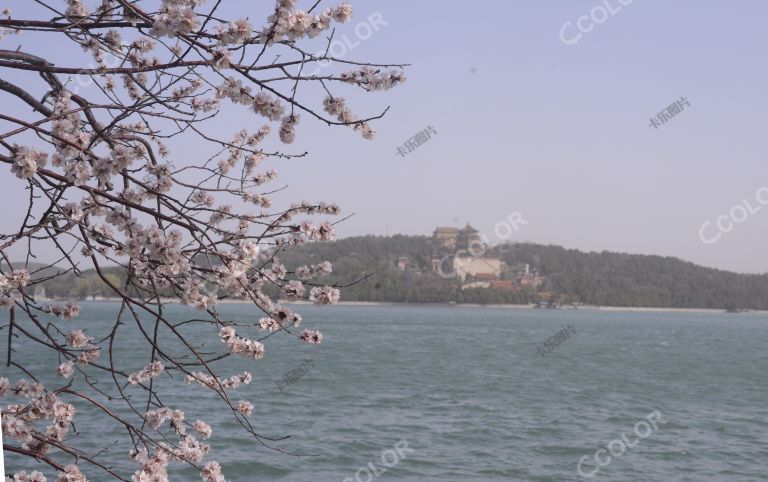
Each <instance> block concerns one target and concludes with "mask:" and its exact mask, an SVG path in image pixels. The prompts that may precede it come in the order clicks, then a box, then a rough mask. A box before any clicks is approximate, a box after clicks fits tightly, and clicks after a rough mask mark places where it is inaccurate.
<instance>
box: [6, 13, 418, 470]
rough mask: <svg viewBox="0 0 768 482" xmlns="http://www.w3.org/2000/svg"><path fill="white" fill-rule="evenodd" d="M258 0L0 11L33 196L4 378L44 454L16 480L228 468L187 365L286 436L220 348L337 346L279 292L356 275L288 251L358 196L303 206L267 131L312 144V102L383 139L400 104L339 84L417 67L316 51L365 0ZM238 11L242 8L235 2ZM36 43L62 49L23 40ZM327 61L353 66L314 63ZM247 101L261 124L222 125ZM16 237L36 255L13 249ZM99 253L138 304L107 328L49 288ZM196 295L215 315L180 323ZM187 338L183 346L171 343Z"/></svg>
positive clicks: (9, 163)
mask: <svg viewBox="0 0 768 482" xmlns="http://www.w3.org/2000/svg"><path fill="white" fill-rule="evenodd" d="M236 4H239V5H236ZM62 5H65V7H66V8H65V9H63V10H62V8H63V7H62ZM244 5H247V7H245V8H246V9H254V10H255V9H256V7H252V6H251V5H252V4H251V2H243V3H241V2H231V1H229V2H228V1H225V0H218V1H214V0H210V1H209V2H208V4H205V3H204V2H203V0H162V1H159V2H157V1H144V0H140V1H136V0H133V1H129V0H104V1H103V2H101V5H100V6H99V7H98V8H97V9H95V10H92V11H89V10H88V7H87V6H86V5H85V4H84V3H83V2H82V1H80V0H67V1H66V2H61V1H50V2H43V1H40V2H30V4H29V5H25V10H28V11H33V12H35V13H34V14H32V15H31V16H30V17H31V18H17V16H16V15H15V14H14V12H12V11H9V10H6V11H4V12H3V16H2V18H0V37H4V38H3V40H2V41H0V46H4V48H5V49H0V91H2V92H1V93H0V98H2V105H3V106H4V107H3V109H2V111H1V112H0V161H1V162H2V163H4V164H6V169H7V170H6V173H5V174H4V175H3V176H4V177H3V179H4V180H5V181H4V182H5V183H11V182H14V183H23V184H24V186H25V189H26V191H27V197H26V199H25V200H24V202H25V203H26V205H23V204H22V203H21V202H20V203H19V206H16V207H14V209H17V210H18V212H19V218H20V219H19V220H20V223H19V225H18V226H14V227H10V228H6V229H4V232H5V233H4V234H2V235H0V257H2V263H0V270H1V271H2V274H0V305H2V307H3V308H5V309H6V310H7V311H6V314H7V317H6V316H5V315H3V316H4V318H3V319H7V323H3V326H2V330H3V331H4V335H5V338H6V342H5V343H3V345H4V349H5V350H6V356H5V357H2V358H3V362H5V365H6V368H5V370H7V371H8V374H9V376H11V379H10V380H9V378H7V377H2V378H0V396H2V397H3V398H6V399H7V398H11V399H12V402H10V403H11V404H10V405H7V404H6V405H4V406H3V411H2V429H3V434H4V437H5V443H6V445H5V454H6V457H8V458H10V457H22V458H24V459H23V460H24V462H23V464H21V465H23V466H24V467H28V469H27V470H25V471H23V472H19V473H16V474H14V475H13V476H12V477H15V478H14V479H13V480H19V481H37V482H39V481H42V480H45V475H44V474H46V473H47V474H49V476H50V474H51V473H55V474H56V475H55V476H56V480H57V481H68V482H72V481H85V480H87V479H86V477H93V478H95V479H98V480H103V479H104V478H111V479H117V480H134V481H164V480H168V474H167V469H168V466H169V464H171V463H185V464H189V465H192V466H194V467H196V468H197V469H198V470H199V471H200V474H201V476H202V479H203V480H204V481H223V480H224V475H223V473H222V468H221V466H220V465H219V463H218V462H217V461H216V460H215V459H216V454H214V453H209V447H208V446H207V445H206V444H205V443H204V442H203V441H202V440H204V439H207V438H208V437H211V436H216V435H217V431H216V427H211V425H210V424H209V423H207V422H206V421H205V416H206V414H205V413H196V414H188V413H187V414H185V413H184V412H182V411H181V410H179V409H177V408H175V407H174V400H173V397H172V396H170V395H168V394H167V393H166V391H165V387H166V385H167V384H170V383H178V382H180V381H181V382H186V383H187V384H188V385H187V388H186V390H202V391H212V392H213V393H215V394H216V396H217V397H218V399H219V400H220V403H221V406H222V407H223V408H224V409H225V410H226V411H227V412H229V413H230V414H231V419H232V420H236V421H237V424H238V425H239V426H240V427H241V428H242V430H244V431H245V432H247V433H249V434H250V435H251V436H252V437H253V440H254V441H255V442H257V443H260V444H262V445H264V446H267V447H273V448H274V447H275V446H274V444H273V442H275V441H276V439H274V438H269V437H266V436H264V435H262V434H259V433H257V431H256V429H255V428H254V425H253V423H252V421H251V417H252V411H253V410H254V405H253V403H252V402H250V401H248V400H244V399H241V398H240V397H238V396H237V388H238V387H241V386H242V385H245V384H248V383H250V382H251V380H252V378H253V377H252V375H251V373H249V372H248V371H245V372H242V373H222V370H221V368H222V365H221V362H222V361H224V360H226V359H228V358H229V357H245V358H246V359H250V360H252V361H253V363H257V360H258V359H260V358H262V357H263V356H265V353H266V352H267V351H268V346H267V345H268V344H269V343H268V340H267V339H268V338H269V337H271V336H274V335H278V334H279V335H280V336H289V337H293V338H295V339H296V341H297V342H304V343H310V344H319V343H320V342H321V341H322V340H323V335H322V333H321V332H319V331H317V330H313V329H303V328H300V327H299V325H300V323H301V321H302V320H301V316H300V315H299V314H298V313H294V312H293V311H292V310H291V309H290V308H288V307H286V306H284V305H281V304H280V303H281V302H284V301H287V302H290V301H296V300H299V299H308V300H311V301H313V302H315V303H317V304H332V303H335V302H337V301H338V300H339V290H338V288H337V287H333V286H324V285H322V284H316V283H314V282H313V281H312V280H313V279H315V278H317V277H319V276H322V275H323V274H326V273H328V272H330V271H331V266H330V264H329V263H327V262H323V263H318V264H313V265H308V266H298V267H286V266H284V265H283V264H281V263H280V261H279V255H280V253H281V252H282V251H283V250H285V249H289V248H290V247H292V246H296V245H301V244H304V243H306V242H312V241H325V240H331V239H333V238H334V224H333V223H332V222H330V221H327V220H325V221H323V220H317V221H316V220H315V218H316V217H318V216H328V215H330V216H334V215H337V214H339V208H338V207H337V206H336V205H334V204H329V203H325V202H306V201H302V202H298V203H296V204H292V205H289V206H283V207H280V208H278V207H273V206H272V199H271V198H272V195H273V194H274V193H275V192H277V191H279V190H281V189H282V188H281V187H272V188H270V187H269V186H270V185H271V184H274V180H275V179H276V178H277V173H276V171H275V170H274V169H272V168H265V167H264V165H265V164H268V163H271V162H273V161H280V160H285V159H290V158H293V157H301V156H305V155H306V154H307V153H306V152H302V153H291V152H288V151H284V150H282V149H266V148H265V147H263V145H264V144H266V143H268V142H269V141H270V140H271V138H272V136H271V134H272V132H273V127H272V124H274V123H277V125H276V126H274V129H276V130H277V136H276V137H279V140H280V141H281V142H282V144H285V145H290V144H291V143H293V142H294V140H295V138H296V127H297V125H298V124H299V121H300V119H301V116H302V115H304V117H307V118H314V119H315V120H316V121H320V122H322V123H325V124H327V125H328V126H346V127H348V128H350V129H351V130H353V131H355V132H357V133H358V134H359V135H362V136H363V137H364V138H366V139H370V138H372V137H373V136H374V130H373V128H372V127H371V125H370V122H371V121H373V120H375V119H378V118H380V117H382V116H383V115H384V114H385V113H386V109H385V110H383V111H382V112H379V113H375V114H373V115H370V116H367V117H359V116H357V115H355V114H354V113H353V112H352V110H351V108H350V107H349V105H348V103H347V101H346V99H345V98H344V97H342V96H341V95H339V94H338V93H337V92H336V91H337V90H347V91H350V90H354V89H360V90H361V91H362V92H371V91H377V90H387V89H389V88H392V87H394V86H397V85H398V84H400V83H402V82H403V81H404V80H405V78H404V76H403V73H402V68H404V67H405V66H404V65H377V64H368V63H360V62H352V61H346V60H343V59H335V58H332V57H330V56H328V55H323V56H319V57H318V56H317V55H313V54H311V53H308V52H309V51H312V50H309V49H310V47H311V46H309V44H312V45H314V51H316V48H317V42H327V44H328V45H330V42H331V39H332V37H333V34H334V30H333V29H334V28H335V26H336V25H338V24H341V23H345V22H347V21H348V20H350V18H351V16H352V9H351V7H350V6H349V5H348V4H346V3H344V4H340V5H335V6H331V7H327V8H326V7H325V6H323V5H321V2H320V1H317V2H311V3H310V5H308V7H309V9H308V10H307V11H303V10H299V9H297V6H296V5H295V2H294V0H278V2H277V4H276V6H275V7H274V8H269V10H270V11H269V12H250V11H249V12H243V11H242V10H243V9H244V7H243V6H244ZM233 8H234V9H235V11H236V12H238V13H237V15H236V16H238V17H239V16H241V15H242V16H243V18H232V19H227V18H225V17H226V16H227V15H226V12H227V11H229V10H227V9H233ZM237 9H239V10H237ZM259 14H263V15H264V16H265V17H266V19H265V20H264V21H263V23H262V24H261V25H253V24H252V23H251V20H249V19H248V18H253V17H254V16H255V15H259ZM245 16H248V18H244V17H245ZM314 37H319V38H318V40H317V41H315V42H311V41H309V39H312V38H314ZM35 42H36V43H35ZM305 43H306V44H308V45H307V46H305V45H304V44H305ZM32 44H34V45H37V46H39V45H47V46H51V48H33V47H29V48H26V47H25V45H32ZM12 45H13V47H11V46H12ZM16 45H19V48H16ZM72 46H74V47H75V48H76V49H72ZM73 52H74V53H73ZM83 52H84V53H83ZM319 62H323V63H324V64H327V63H330V64H331V65H332V66H335V68H327V67H326V68H324V69H323V71H324V72H328V73H327V75H323V76H319V75H313V76H306V75H305V74H303V72H304V71H305V70H306V68H308V67H312V66H316V65H317V64H318V63H319ZM313 92H321V95H320V96H318V95H317V94H313ZM226 104H231V106H227V105H226ZM6 106H7V107H6ZM231 109H240V110H246V111H250V112H249V113H248V115H249V118H251V119H252V122H249V124H257V125H258V124H263V125H262V126H261V127H258V128H257V129H255V130H253V131H252V130H250V129H246V128H243V129H237V128H234V129H233V130H232V132H230V133H228V134H227V135H226V136H225V137H222V136H221V134H218V133H220V132H222V131H226V130H227V129H226V128H227V127H229V126H228V125H227V123H226V119H227V115H228V114H226V113H225V112H224V110H227V111H229V112H232V110H231ZM222 121H224V122H222ZM190 146H194V149H191V148H190ZM178 150H183V151H184V155H183V156H182V155H179V154H175V152H177V151H178ZM190 152H194V153H195V155H194V156H193V157H190V155H189V153H190ZM11 250H13V252H14V253H18V252H24V253H26V256H24V258H23V259H12V256H11V255H10V254H9V252H10V251H11ZM41 252H42V253H44V254H45V255H46V256H48V255H49V253H52V252H55V253H57V260H56V261H55V262H54V263H51V265H50V266H46V267H40V266H39V265H37V264H34V263H32V262H34V261H35V259H36V256H37V255H38V253H41ZM16 257H17V258H18V255H17V256H16ZM30 263H32V264H30ZM115 266H117V267H119V268H120V270H119V273H121V276H115V274H114V272H115ZM88 269H93V270H95V272H96V274H97V275H98V277H99V278H100V280H101V282H102V283H103V284H104V285H105V286H106V289H107V291H108V292H109V295H110V296H112V297H115V298H118V299H119V302H120V305H119V311H118V313H117V314H116V317H115V319H113V320H111V321H110V320H104V322H105V323H110V324H111V329H110V330H109V332H108V335H107V336H105V337H103V338H101V339H95V338H94V337H92V336H90V335H89V333H88V330H87V329H71V328H70V327H67V323H68V320H71V319H73V318H76V317H77V316H78V315H79V312H80V308H79V306H78V305H77V304H75V303H73V302H67V303H64V304H47V303H46V302H43V301H42V300H40V299H39V298H40V297H39V296H38V297H37V298H38V299H36V296H35V288H36V286H37V285H39V284H40V283H42V282H44V281H48V280H50V279H51V278H54V277H57V276H63V275H66V274H70V273H75V274H78V275H79V274H81V273H82V272H83V271H85V270H88ZM275 293H277V295H275ZM270 294H271V296H270ZM227 298H236V299H242V300H245V301H247V302H250V303H252V304H253V306H254V312H256V313H258V315H257V316H255V318H260V319H258V321H254V320H247V319H241V320H227V319H224V318H223V317H222V316H221V315H220V314H219V312H218V311H217V309H216V305H217V303H218V302H219V301H220V300H223V299H227ZM178 300H180V301H181V302H182V303H185V304H189V305H194V306H196V307H197V308H199V310H201V315H200V316H199V318H196V319H191V320H185V321H183V322H178V321H173V320H171V319H170V318H169V317H168V314H167V310H166V309H165V306H166V304H167V303H174V302H178ZM191 324H195V325H201V326H202V328H203V330H204V331H205V332H206V333H207V337H208V340H207V341H206V342H205V349H204V350H203V346H202V344H201V343H200V341H199V340H193V339H190V338H189V337H188V335H187V334H186V333H185V332H186V328H187V326H188V325H191ZM136 336H139V337H140V338H141V339H142V340H143V343H144V348H143V350H144V352H143V355H142V356H145V357H146V365H145V367H144V368H143V369H137V368H135V367H134V368H133V369H130V368H129V367H126V366H121V363H120V361H119V360H118V359H117V357H116V356H115V351H116V349H119V347H120V346H121V344H122V343H124V341H125V339H126V338H128V337H134V338H135V337H136ZM168 337H170V339H172V340H173V346H172V347H169V346H168V345H167V342H163V341H162V340H165V339H168ZM22 345H23V350H22V349H21V348H18V347H19V346H22ZM212 347H213V348H212ZM43 352H49V353H53V354H55V358H56V359H57V360H58V362H57V364H53V365H52V366H50V367H49V371H48V372H46V373H36V372H34V371H33V370H30V369H28V368H27V366H26V364H27V363H28V362H29V357H30V356H32V357H34V356H38V355H39V354H41V353H43ZM11 372H13V373H11ZM18 374H21V375H22V376H18V377H16V379H14V376H16V375H18ZM52 374H55V376H56V377H57V378H53V377H51V375H52ZM56 379H57V380H58V382H57V383H54V384H52V383H51V382H50V381H48V382H46V383H45V384H44V383H43V381H44V380H56ZM105 380H109V381H110V384H105V383H104V381H105ZM86 405H87V406H89V408H90V409H93V410H94V412H93V413H99V414H100V418H101V420H100V422H99V423H100V424H102V425H103V426H107V425H110V426H111V427H112V428H115V429H117V430H119V431H120V433H122V437H123V439H124V440H125V441H127V442H128V443H130V445H131V446H132V450H131V452H130V454H129V453H124V454H122V455H120V454H115V453H114V452H109V451H107V450H103V451H97V452H94V451H93V450H87V449H85V448H83V446H82V442H83V438H84V437H87V434H84V433H81V432H79V431H78V430H77V429H76V427H77V423H76V422H77V415H76V414H77V413H78V412H81V411H82V407H83V406H86ZM220 435H222V436H226V434H220ZM105 453H109V457H107V456H105V455H104V454H105ZM117 455H120V456H124V457H130V458H132V459H133V461H134V464H135V465H134V469H132V470H133V472H132V473H130V472H129V473H121V472H119V471H118V470H117V469H116V468H115V467H114V466H113V464H112V463H111V462H110V459H111V458H112V457H114V456H117Z"/></svg>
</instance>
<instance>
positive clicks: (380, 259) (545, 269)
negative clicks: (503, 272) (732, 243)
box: [34, 235, 768, 310]
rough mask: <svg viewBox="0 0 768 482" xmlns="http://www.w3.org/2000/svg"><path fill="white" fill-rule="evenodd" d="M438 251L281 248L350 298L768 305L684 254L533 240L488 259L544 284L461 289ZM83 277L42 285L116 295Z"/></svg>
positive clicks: (414, 239)
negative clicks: (323, 266) (438, 264)
mask: <svg viewBox="0 0 768 482" xmlns="http://www.w3.org/2000/svg"><path fill="white" fill-rule="evenodd" d="M435 254H436V249H435V247H434V245H433V243H432V238H431V237H427V236H403V235H396V236H390V237H383V236H361V237H353V238H345V239H341V240H338V241H335V242H329V243H312V244H308V245H305V246H301V247H298V248H294V249H291V250H288V251H287V252H285V253H282V254H281V256H280V260H281V261H282V262H283V263H285V264H286V266H287V267H288V268H289V270H293V269H295V268H296V267H298V266H301V265H305V264H311V263H318V262H321V261H325V260H328V261H331V262H332V263H333V273H332V274H331V275H327V276H326V277H324V278H322V279H320V280H315V282H317V283H328V284H336V285H341V286H345V285H349V286H347V287H345V288H344V289H343V290H342V300H345V301H389V302H412V303H448V302H456V303H483V304H491V303H533V302H535V301H537V300H538V299H540V297H541V295H542V292H547V293H551V294H552V295H553V296H554V297H557V298H558V299H560V300H562V301H564V302H568V303H584V304H589V305H600V306H622V307H631V306H647V307H665V308H713V309H723V310H726V309H727V310H738V309H760V310H768V274H764V275H749V274H737V273H731V272H727V271H722V270H717V269H712V268H705V267H702V266H698V265H695V264H693V263H689V262H686V261H683V260H680V259H678V258H671V257H661V256H647V255H637V254H623V253H612V252H607V251H603V252H600V253H597V252H589V253H586V252H582V251H578V250H575V249H566V248H563V247H560V246H553V245H549V246H545V245H540V244H531V243H518V244H507V245H501V246H496V247H494V248H491V249H490V250H489V251H488V253H487V254H486V256H493V257H498V258H501V259H502V260H504V261H505V262H506V263H507V265H509V266H515V265H521V264H522V265H524V264H528V265H529V266H530V268H531V269H532V270H537V271H538V272H540V273H541V274H542V275H544V276H546V281H545V282H544V284H543V285H542V286H540V287H538V288H537V289H533V288H529V289H523V290H518V291H510V290H503V289H492V288H474V289H464V290H462V289H461V284H460V283H459V282H458V281H457V280H456V279H455V278H444V277H441V276H439V275H438V273H436V272H434V271H433V269H432V259H433V256H434V255H435ZM442 254H443V253H438V255H442ZM402 258H405V259H407V266H405V267H404V268H405V269H400V268H398V266H397V264H398V260H400V259H402ZM35 268H40V265H37V266H35ZM105 272H107V273H109V275H110V276H113V277H114V280H115V281H116V282H119V281H118V280H119V279H124V273H122V272H121V270H120V269H119V268H107V269H105ZM43 273H44V274H46V275H49V274H52V273H53V270H52V269H50V268H49V269H46V270H45V271H44V272H41V273H38V274H36V275H35V276H34V277H35V278H40V277H42V276H41V274H43ZM83 275H84V277H80V278H78V277H76V276H75V275H74V274H71V273H69V274H67V275H65V276H63V277H59V278H56V279H55V280H51V281H47V282H45V283H43V286H44V287H45V290H46V295H47V296H56V297H77V298H82V297H86V296H91V295H108V294H109V293H108V289H106V286H104V284H103V283H102V282H101V281H100V280H98V278H97V277H96V275H95V273H94V272H93V271H92V270H90V271H85V272H84V273H83ZM270 294H272V295H276V294H277V293H270Z"/></svg>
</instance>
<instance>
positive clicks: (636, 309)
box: [40, 298, 768, 314]
mask: <svg viewBox="0 0 768 482" xmlns="http://www.w3.org/2000/svg"><path fill="white" fill-rule="evenodd" d="M40 301H50V302H61V301H63V300H40ZM82 301H88V302H91V303H99V302H119V301H121V300H120V298H101V299H96V300H82ZM162 301H163V302H164V303H179V302H180V301H179V300H178V299H176V298H167V299H163V300H162ZM217 304H221V305H242V304H250V302H248V301H245V300H219V301H218V303H217ZM284 304H288V305H311V304H313V303H312V302H311V301H304V300H302V301H293V302H290V303H284ZM334 306H418V307H430V306H434V307H451V308H494V309H519V310H532V309H537V308H536V305H534V304H528V305H513V304H487V305H481V304H473V303H455V304H451V303H404V302H394V301H392V302H390V301H342V302H340V303H337V304H336V305H334ZM560 309H561V310H566V311H568V310H583V311H625V312H626V311H629V312H661V313H725V310H722V309H714V308H663V307H654V306H596V305H580V306H578V307H576V308H570V307H568V306H566V307H564V308H560ZM541 310H544V311H546V308H541ZM745 313H757V314H768V311H761V310H749V311H746V312H745Z"/></svg>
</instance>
